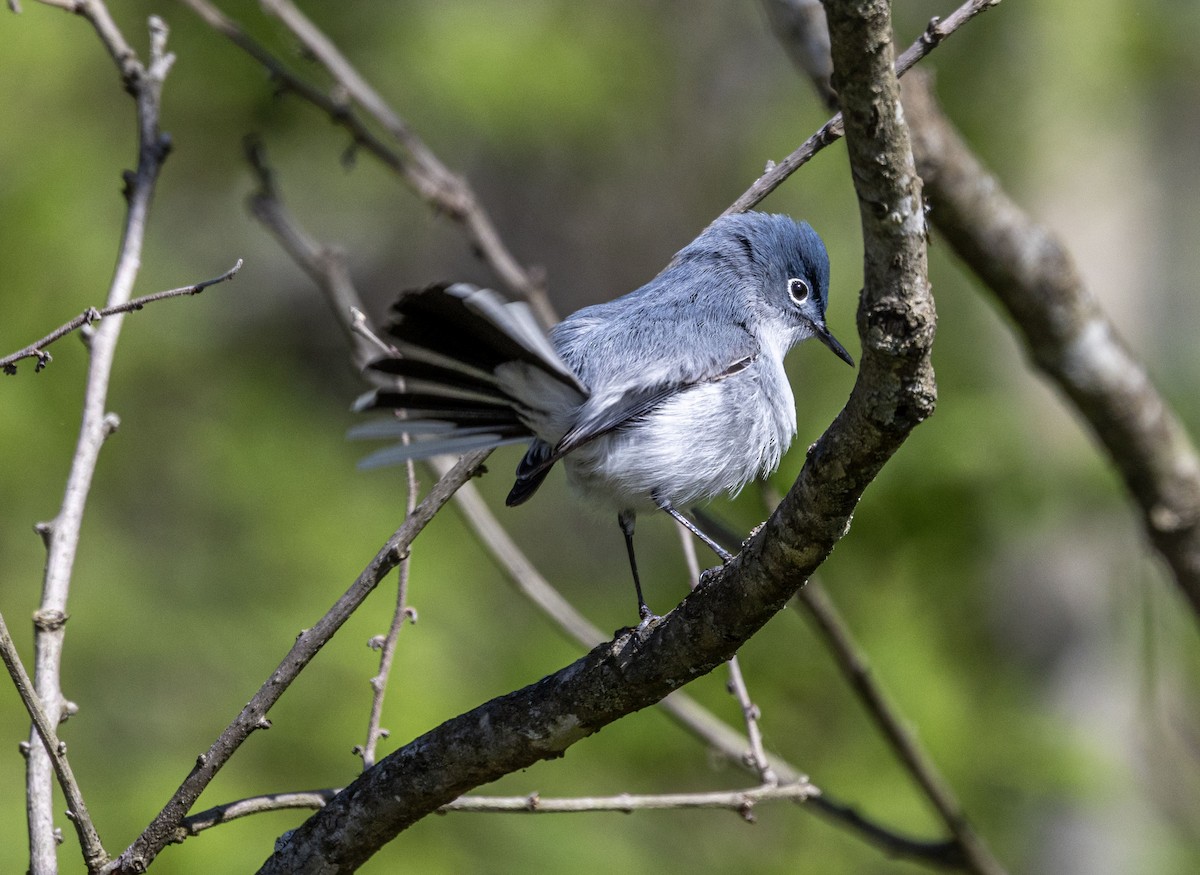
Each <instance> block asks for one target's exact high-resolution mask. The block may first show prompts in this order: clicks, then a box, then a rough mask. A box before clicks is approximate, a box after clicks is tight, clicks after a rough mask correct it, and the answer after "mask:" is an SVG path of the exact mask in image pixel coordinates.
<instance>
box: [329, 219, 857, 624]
mask: <svg viewBox="0 0 1200 875" xmlns="http://www.w3.org/2000/svg"><path fill="white" fill-rule="evenodd" d="M828 295H829V255H828V253H827V251H826V248H825V244H824V242H823V241H822V239H821V237H820V236H819V235H818V234H817V232H816V231H814V230H813V229H812V227H811V226H810V225H809V224H808V223H806V222H802V221H797V220H795V219H793V218H791V217H790V216H787V215H782V214H769V213H763V212H746V213H738V214H733V215H726V216H722V217H720V218H718V219H716V220H714V221H713V222H712V223H711V224H709V225H708V227H706V228H705V229H704V230H703V232H702V233H701V234H700V235H699V236H698V237H696V239H695V240H693V241H692V242H691V243H689V244H688V245H687V246H685V247H684V248H683V249H681V250H679V252H677V253H676V254H675V256H674V257H673V258H672V259H671V260H670V262H669V263H668V264H667V266H666V267H665V268H664V269H663V270H662V271H661V272H660V273H659V274H658V275H657V276H656V277H654V278H653V279H652V280H650V281H649V282H648V283H646V284H645V285H643V286H642V287H640V288H638V289H636V290H635V291H632V292H630V293H628V294H626V295H623V296H621V297H618V298H615V299H614V300H611V301H608V302H607V303H601V304H595V305H592V306H588V307H584V308H583V309H581V310H578V311H577V312H575V313H573V314H571V315H570V316H568V317H566V318H565V319H563V320H562V321H561V322H559V323H558V324H557V325H555V326H554V327H553V328H552V329H550V331H549V333H546V332H545V331H544V330H543V329H542V327H541V326H540V324H539V323H538V321H537V319H536V318H535V316H534V314H533V311H532V309H531V308H530V307H529V305H528V304H526V303H524V302H522V301H510V300H507V299H506V298H504V297H503V296H502V295H500V294H499V293H497V292H495V291H493V290H491V289H488V288H480V287H478V286H475V285H472V284H468V283H452V284H447V283H441V284H436V285H431V286H427V287H425V288H421V289H416V290H409V291H406V292H403V293H401V294H400V296H399V297H398V300H397V301H396V302H395V304H394V305H393V306H392V309H391V319H390V321H389V322H388V324H387V326H386V328H385V334H386V335H387V336H388V337H389V339H390V340H391V342H392V344H393V345H392V346H391V348H390V350H389V352H387V353H386V354H383V355H380V356H379V357H378V358H377V359H375V360H374V361H372V362H371V363H370V364H369V365H368V366H367V367H368V368H369V369H370V370H372V371H374V372H377V373H379V374H384V375H390V376H392V377H395V378H400V382H398V383H396V385H395V386H384V387H380V388H376V389H374V390H372V391H370V392H368V393H366V394H365V395H363V396H362V397H360V398H359V399H358V401H357V402H356V403H355V410H357V411H359V412H366V411H378V410H388V411H392V412H393V416H392V417H391V418H389V419H386V420H377V421H369V422H365V423H363V424H361V425H359V426H357V427H356V428H354V429H352V430H351V436H352V437H356V438H365V439H395V438H398V437H401V436H403V437H404V440H403V442H401V443H398V444H395V445H392V446H388V447H385V448H383V449H380V450H378V451H376V452H375V453H373V454H372V455H370V456H368V457H367V458H365V459H364V460H363V461H362V462H361V463H360V466H362V467H365V468H374V467H378V466H382V465H390V464H396V463H400V462H403V461H406V460H408V459H418V458H426V457H429V456H433V455H440V454H451V453H452V454H462V453H466V452H469V451H472V450H476V449H481V448H485V447H496V446H501V445H503V444H513V443H526V444H528V449H527V450H526V452H525V455H524V457H523V458H522V459H521V461H520V463H519V464H518V465H517V469H516V479H515V482H514V484H513V487H512V490H511V491H510V492H509V494H508V498H507V499H506V503H507V504H508V505H509V506H515V505H519V504H522V503H524V502H526V501H528V500H529V499H530V498H531V497H532V496H533V495H534V493H536V492H537V489H538V487H539V486H541V484H542V482H543V481H544V480H545V479H546V477H547V475H548V474H549V473H550V471H551V469H552V468H553V467H554V466H555V465H556V464H558V463H561V465H562V468H563V469H565V472H566V478H567V481H568V483H569V484H570V486H571V487H572V488H573V490H574V491H575V492H577V493H578V494H579V495H580V496H582V497H583V498H584V499H585V500H587V501H589V502H591V503H592V504H595V505H598V506H600V507H602V508H605V509H607V510H609V511H615V512H616V515H617V523H618V525H619V527H620V529H621V532H622V534H623V535H624V538H625V546H626V550H627V553H628V557H629V565H630V570H631V572H632V574H633V581H634V588H635V590H636V594H637V600H638V615H639V618H640V625H645V624H646V623H648V622H649V621H650V620H651V619H653V618H654V617H655V614H654V613H653V612H652V611H651V610H650V608H649V607H648V606H647V603H646V600H645V598H644V596H643V593H642V584H641V579H640V576H639V574H638V567H637V559H636V557H635V554H634V547H633V533H634V521H635V518H636V515H637V514H638V513H640V512H644V511H654V510H662V511H664V512H666V513H668V514H669V515H671V516H672V517H674V518H675V519H676V520H677V521H679V522H680V523H681V524H682V525H684V526H685V527H687V528H688V529H689V530H690V531H691V532H692V533H693V534H694V535H695V536H696V537H698V538H699V539H700V540H702V541H703V542H704V543H705V544H707V545H708V546H709V547H710V548H711V549H712V550H713V551H714V552H715V553H716V554H717V555H718V556H719V557H720V558H721V559H722V561H725V562H728V561H729V560H730V559H731V558H732V557H731V556H730V554H729V553H728V552H726V551H725V550H724V549H723V548H722V547H721V546H720V545H719V544H717V543H716V542H715V541H714V540H713V539H712V538H710V537H709V536H708V535H706V534H705V533H704V532H703V531H701V530H700V528H699V527H698V526H696V525H695V524H694V523H693V522H692V521H691V520H689V519H688V518H687V517H686V516H684V515H683V514H682V513H681V512H680V511H679V508H680V507H690V506H691V505H693V504H694V503H697V502H702V501H705V500H707V499H710V498H712V497H714V496H716V495H718V494H720V493H723V492H724V493H728V494H730V495H733V494H736V493H737V492H738V491H739V490H740V489H741V488H742V487H743V486H745V484H746V483H748V482H750V481H751V480H754V479H756V478H758V477H761V476H765V475H767V474H769V473H771V472H772V471H774V470H775V469H776V468H777V467H778V465H779V462H780V459H781V458H782V456H783V454H784V452H785V451H786V450H787V448H788V446H789V445H790V444H791V441H792V439H793V437H794V436H795V434H796V430H797V426H796V408H795V400H794V395H793V392H792V387H791V385H790V383H789V381H788V377H787V374H786V373H785V372H784V366H783V361H784V356H785V355H786V354H787V352H788V351H789V350H790V349H791V348H792V347H793V346H795V345H796V344H798V343H800V342H801V341H804V340H807V339H810V338H814V337H815V338H816V339H817V340H819V341H820V342H821V343H822V344H824V345H825V346H826V347H828V348H829V349H830V350H831V351H832V352H833V353H834V354H835V355H836V356H837V357H838V358H840V359H842V361H844V362H846V363H847V364H849V365H850V366H851V367H853V366H854V359H853V358H852V357H851V356H850V354H849V353H848V352H847V351H846V349H845V347H843V346H842V344H841V343H839V342H838V341H837V340H836V339H835V338H834V336H833V335H832V334H831V333H830V331H829V329H828V328H827V327H826V324H825V310H826V305H827V302H828Z"/></svg>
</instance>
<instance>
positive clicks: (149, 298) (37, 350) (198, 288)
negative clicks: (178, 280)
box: [0, 258, 242, 375]
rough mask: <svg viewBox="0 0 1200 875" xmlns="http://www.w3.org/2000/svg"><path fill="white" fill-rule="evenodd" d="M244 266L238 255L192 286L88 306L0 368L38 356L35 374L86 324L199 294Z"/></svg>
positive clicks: (11, 369) (6, 359)
mask: <svg viewBox="0 0 1200 875" xmlns="http://www.w3.org/2000/svg"><path fill="white" fill-rule="evenodd" d="M241 269H242V260H241V259H240V258H239V259H238V260H237V264H235V265H234V266H233V267H231V268H230V269H229V270H227V271H225V273H223V274H221V275H220V276H217V277H213V278H212V279H210V280H202V281H201V282H198V283H195V284H194V285H190V286H180V287H179V288H177V289H167V290H166V291H164V292H154V293H153V294H150V295H143V296H142V297H140V298H135V299H133V300H132V301H127V302H126V303H124V304H117V305H116V306H113V307H104V308H103V309H99V310H98V309H96V308H95V307H89V308H88V309H86V310H84V311H83V312H82V313H80V314H79V315H78V316H76V317H75V318H74V319H72V320H71V321H70V322H66V323H64V324H62V325H60V326H59V327H58V328H56V329H54V330H53V331H51V332H50V333H49V334H47V335H46V336H45V337H43V338H42V339H41V340H38V341H35V342H33V343H31V344H29V346H27V347H25V348H24V349H19V350H17V351H16V352H14V353H12V354H11V355H6V356H5V357H4V358H0V370H3V371H4V373H6V374H10V375H11V374H15V373H16V372H17V362H19V361H21V360H22V359H27V358H36V359H37V363H36V364H35V365H34V366H33V370H34V373H37V372H38V371H41V370H42V369H43V368H44V367H46V365H48V364H49V363H50V362H51V361H53V360H54V359H53V356H51V355H50V353H48V352H46V347H48V346H49V345H50V344H52V343H54V342H55V341H56V340H59V339H60V338H62V337H65V336H66V335H68V334H70V333H71V332H72V331H76V330H78V329H80V328H82V327H83V326H85V325H92V324H93V323H96V322H99V321H100V320H101V319H103V318H104V317H105V316H115V315H116V314H118V313H131V312H133V311H135V310H141V309H142V308H143V307H145V306H146V305H147V304H153V303H154V302H155V301H162V300H165V299H166V298H178V297H182V296H183V295H198V294H200V293H201V292H202V291H204V290H205V289H207V288H208V287H209V286H215V285H216V284H217V283H223V282H225V281H226V280H229V279H233V277H234V276H235V275H236V274H237V272H238V271H239V270H241Z"/></svg>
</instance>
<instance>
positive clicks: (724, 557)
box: [652, 495, 733, 562]
mask: <svg viewBox="0 0 1200 875" xmlns="http://www.w3.org/2000/svg"><path fill="white" fill-rule="evenodd" d="M652 497H653V498H654V503H655V504H657V505H658V506H659V507H660V508H661V509H662V510H665V511H666V512H667V513H669V514H670V515H671V516H673V517H675V520H676V521H677V522H678V523H679V524H680V525H681V526H683V527H684V528H685V529H687V530H688V531H689V532H691V533H692V534H693V535H695V536H696V537H697V538H699V539H700V540H701V541H703V542H704V543H705V544H707V545H708V547H709V549H711V550H712V551H713V552H714V553H716V554H717V555H718V556H719V557H721V561H722V562H728V561H729V560H731V559H732V558H733V556H732V554H730V553H729V552H728V551H727V550H726V549H725V548H724V547H722V546H721V545H720V544H718V543H717V542H716V541H714V540H713V539H712V538H710V537H709V536H708V535H706V534H704V532H702V531H700V528H699V527H698V526H697V525H696V524H695V523H694V522H692V521H691V520H689V519H688V518H687V517H685V516H684V515H683V514H681V513H680V512H679V511H677V510H676V509H675V507H674V505H672V504H671V502H669V501H667V500H666V499H665V498H659V497H658V496H657V495H655V496H652Z"/></svg>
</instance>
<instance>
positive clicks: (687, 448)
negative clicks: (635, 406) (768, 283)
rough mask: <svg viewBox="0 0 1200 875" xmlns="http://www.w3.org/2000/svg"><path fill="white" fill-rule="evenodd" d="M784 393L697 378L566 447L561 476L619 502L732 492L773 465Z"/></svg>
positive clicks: (791, 422)
mask: <svg viewBox="0 0 1200 875" xmlns="http://www.w3.org/2000/svg"><path fill="white" fill-rule="evenodd" d="M788 394H789V397H788V398H787V402H788V403H787V404H786V406H783V407H781V405H778V404H768V403H767V401H766V398H765V396H764V393H763V392H762V390H761V387H759V386H758V385H757V384H754V385H750V386H747V385H742V386H738V385H737V384H733V385H731V384H730V382H729V381H722V382H718V383H712V384H707V385H704V386H698V387H696V388H694V389H692V390H690V391H688V392H685V393H681V394H680V395H678V396H675V397H674V398H671V399H670V400H668V401H667V402H665V403H664V404H662V405H661V406H659V407H658V408H655V410H653V411H652V412H651V413H650V414H648V415H646V416H645V417H643V418H642V419H639V420H637V421H636V422H632V423H630V424H628V425H625V426H622V427H621V428H619V429H616V430H614V431H612V432H609V433H608V434H605V435H602V436H601V437H599V438H597V439H596V440H594V441H592V442H590V443H588V444H585V445H584V446H582V447H580V448H578V449H577V450H575V451H573V452H571V453H569V454H568V455H567V456H566V457H565V458H564V459H563V462H564V463H565V467H566V471H567V478H568V481H569V482H570V483H571V485H572V486H573V487H574V488H575V489H576V490H577V491H579V492H580V493H582V494H583V495H584V496H585V497H587V498H590V499H592V500H593V501H599V502H602V503H606V504H608V505H609V506H610V507H612V508H615V509H618V510H622V509H638V508H650V507H654V505H655V499H656V498H657V499H665V500H666V501H669V502H671V503H672V504H674V505H679V506H683V507H686V506H687V505H689V504H691V503H694V502H697V501H702V500H705V499H708V498H711V497H713V496H714V495H717V494H718V493H721V492H729V493H734V492H736V491H737V490H739V489H741V488H742V487H743V486H744V485H746V483H748V482H749V481H750V480H753V479H754V478H756V477H758V476H760V475H761V474H765V473H769V472H770V471H773V470H774V469H775V467H776V466H777V465H778V464H779V459H780V457H781V456H782V455H783V453H784V451H785V450H786V449H787V447H788V444H790V443H791V439H792V436H793V435H794V434H795V430H796V422H795V411H794V407H793V406H792V404H791V398H790V392H789V393H788ZM781 409H782V410H783V411H785V413H784V414H783V415H780V411H781Z"/></svg>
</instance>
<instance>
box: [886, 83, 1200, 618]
mask: <svg viewBox="0 0 1200 875" xmlns="http://www.w3.org/2000/svg"><path fill="white" fill-rule="evenodd" d="M905 108H906V110H907V112H908V113H909V116H910V118H911V123H912V126H913V132H914V137H913V143H914V149H915V152H916V155H917V167H918V170H919V171H920V173H921V177H922V178H923V179H924V180H925V184H926V186H927V187H928V189H929V191H930V195H931V198H932V200H933V203H934V205H935V209H934V210H933V211H932V214H931V220H932V222H933V225H934V227H935V228H937V230H938V231H939V232H940V233H941V234H942V235H943V236H944V237H945V238H946V240H947V241H948V242H949V243H950V245H951V246H952V247H953V249H954V251H955V253H957V254H958V256H959V257H960V258H962V259H963V261H964V262H966V264H967V265H968V266H969V267H970V268H971V269H972V270H973V271H975V273H976V274H977V275H978V276H979V277H980V279H982V280H983V281H984V283H986V284H987V287H988V289H990V290H991V292H992V293H993V294H994V295H995V296H996V299H997V300H998V301H999V302H1000V304H1001V306H1003V307H1004V309H1005V310H1006V311H1007V312H1008V314H1009V316H1010V317H1011V318H1012V320H1013V325H1014V327H1015V328H1016V330H1017V332H1018V333H1019V334H1020V337H1021V339H1022V340H1023V341H1024V342H1025V345H1026V349H1027V351H1028V353H1029V355H1030V358H1031V359H1032V361H1033V363H1034V365H1036V366H1037V368H1038V369H1039V370H1040V371H1041V372H1042V373H1043V374H1044V375H1045V376H1046V378H1047V379H1048V380H1050V381H1051V382H1052V383H1053V384H1054V385H1055V386H1056V387H1057V388H1058V389H1059V390H1060V391H1061V392H1062V393H1063V395H1064V396H1065V397H1066V398H1067V399H1068V400H1069V401H1070V402H1071V405H1072V406H1073V407H1074V409H1075V410H1077V411H1078V412H1079V414H1080V415H1081V416H1082V417H1083V418H1084V420H1085V421H1086V423H1087V424H1088V427H1089V428H1090V429H1091V432H1092V434H1093V436H1094V437H1095V438H1096V440H1097V441H1098V442H1099V444H1100V445H1101V446H1102V447H1103V448H1104V451H1105V452H1106V453H1107V455H1108V458H1109V460H1110V461H1111V462H1112V464H1113V467H1114V468H1116V470H1117V472H1118V473H1119V474H1120V476H1121V479H1122V480H1123V481H1124V483H1125V488H1126V490H1127V491H1128V492H1129V496H1130V498H1131V499H1132V500H1133V502H1134V504H1135V505H1136V506H1137V508H1138V510H1139V511H1140V512H1141V515H1142V526H1143V529H1144V531H1145V533H1146V536H1147V539H1148V540H1149V542H1150V544H1151V545H1152V546H1153V547H1154V549H1155V550H1156V551H1157V552H1158V554H1159V555H1160V556H1161V557H1162V559H1163V561H1164V562H1165V563H1166V565H1167V567H1168V568H1169V569H1170V571H1171V574H1172V576H1173V577H1174V580H1175V583H1176V585H1177V586H1178V588H1179V591H1180V593H1181V594H1182V595H1183V596H1184V598H1185V599H1186V600H1187V601H1188V603H1189V604H1190V605H1191V608H1192V611H1193V613H1194V614H1195V615H1196V616H1197V618H1198V619H1200V456H1197V453H1196V447H1195V445H1194V444H1193V442H1192V440H1191V438H1190V437H1189V435H1188V433H1187V430H1186V429H1185V428H1184V427H1183V424H1182V423H1181V422H1180V421H1179V418H1178V417H1177V416H1176V414H1175V412H1174V411H1173V410H1172V409H1171V405H1170V404H1169V403H1167V400H1166V399H1165V398H1164V397H1163V396H1162V394H1161V393H1160V392H1159V391H1158V389H1157V388H1156V387H1155V385H1154V382H1153V381H1152V380H1151V379H1150V375H1149V374H1148V373H1147V371H1146V367H1145V365H1144V364H1142V362H1141V361H1139V360H1138V358H1137V356H1135V355H1134V354H1133V352H1132V351H1131V350H1130V349H1129V347H1128V346H1127V345H1126V344H1125V342H1124V341H1122V340H1121V339H1120V336H1119V334H1118V332H1117V330H1116V328H1115V327H1114V326H1113V324H1112V322H1111V321H1110V320H1109V319H1108V317H1107V316H1106V315H1105V314H1104V312H1103V310H1102V309H1101V307H1100V303H1099V301H1097V299H1096V297H1095V296H1094V295H1093V294H1092V293H1091V292H1090V291H1089V290H1088V288H1087V287H1086V286H1085V285H1084V284H1083V281H1082V280H1081V279H1080V277H1079V274H1078V272H1077V271H1076V269H1075V265H1074V263H1073V261H1072V259H1071V255H1070V253H1068V252H1067V250H1066V248H1065V247H1064V246H1063V245H1062V243H1061V242H1059V240H1058V238H1057V237H1055V235H1054V234H1053V233H1051V232H1050V231H1048V230H1047V229H1045V228H1043V227H1041V226H1040V225H1038V224H1037V223H1036V222H1034V221H1033V219H1032V218H1031V217H1030V216H1029V215H1028V214H1027V213H1026V212H1025V211H1024V210H1022V209H1021V208H1020V207H1019V206H1018V205H1017V204H1016V202H1014V201H1013V200H1012V198H1010V197H1009V196H1008V194H1006V193H1005V191H1004V188H1003V187H1002V186H1001V184H1000V182H999V181H998V180H997V179H996V177H994V176H993V175H992V174H991V173H989V172H988V171H987V169H986V168H985V167H984V166H983V164H982V163H981V162H980V161H979V159H978V158H976V157H975V155H974V154H973V152H972V151H971V149H970V147H968V146H967V144H966V143H965V142H964V141H963V139H962V138H961V137H960V136H959V135H958V133H957V132H956V131H955V130H954V127H953V126H952V125H951V123H950V121H949V120H948V119H947V118H946V117H945V116H944V115H943V114H942V113H941V111H940V110H939V108H938V105H937V101H936V99H935V98H934V96H933V91H932V88H931V85H930V82H929V80H928V79H927V78H922V79H920V80H919V81H916V82H914V83H913V85H912V87H911V88H909V89H908V90H906V92H905Z"/></svg>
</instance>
